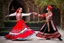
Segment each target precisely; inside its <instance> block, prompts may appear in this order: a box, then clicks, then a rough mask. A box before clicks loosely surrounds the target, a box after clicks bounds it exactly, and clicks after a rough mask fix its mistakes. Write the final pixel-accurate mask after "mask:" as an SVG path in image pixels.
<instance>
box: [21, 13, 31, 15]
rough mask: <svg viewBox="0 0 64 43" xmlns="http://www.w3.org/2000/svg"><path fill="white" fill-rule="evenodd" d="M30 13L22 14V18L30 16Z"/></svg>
mask: <svg viewBox="0 0 64 43" xmlns="http://www.w3.org/2000/svg"><path fill="white" fill-rule="evenodd" d="M30 15H31V13H22V16H30Z"/></svg>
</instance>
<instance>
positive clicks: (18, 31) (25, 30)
mask: <svg viewBox="0 0 64 43" xmlns="http://www.w3.org/2000/svg"><path fill="white" fill-rule="evenodd" d="M33 33H34V31H33V30H32V29H30V28H29V27H28V26H27V25H26V24H25V22H24V20H19V21H18V22H17V23H16V25H15V26H14V27H13V29H12V30H11V31H10V32H9V34H7V35H6V36H5V38H6V39H14V40H16V39H18V38H19V39H25V38H27V37H29V36H31V35H32V34H33Z"/></svg>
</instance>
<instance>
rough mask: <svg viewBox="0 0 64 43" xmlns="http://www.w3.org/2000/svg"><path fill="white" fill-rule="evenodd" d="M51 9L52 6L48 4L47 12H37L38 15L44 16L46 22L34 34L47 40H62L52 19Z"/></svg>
mask: <svg viewBox="0 0 64 43" xmlns="http://www.w3.org/2000/svg"><path fill="white" fill-rule="evenodd" d="M51 10H52V7H51V6H48V7H47V11H48V12H47V13H45V14H41V15H40V14H38V16H40V17H42V18H45V19H46V22H45V23H44V25H43V26H42V28H41V29H40V31H39V32H38V33H37V34H36V36H37V37H40V38H46V39H48V40H50V39H51V38H58V39H59V40H60V41H62V39H61V34H60V33H59V32H58V30H57V28H56V26H55V25H54V22H53V20H52V16H53V14H52V12H51ZM35 15H37V14H35Z"/></svg>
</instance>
